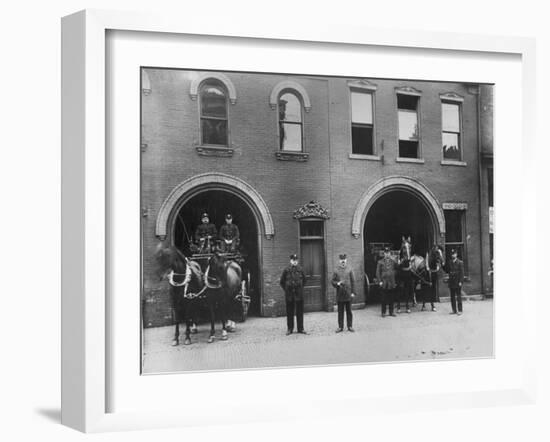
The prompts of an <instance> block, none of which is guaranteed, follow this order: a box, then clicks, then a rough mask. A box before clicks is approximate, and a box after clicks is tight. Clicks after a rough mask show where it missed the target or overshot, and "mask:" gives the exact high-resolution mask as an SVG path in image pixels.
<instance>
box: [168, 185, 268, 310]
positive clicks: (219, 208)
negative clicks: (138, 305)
mask: <svg viewBox="0 0 550 442" xmlns="http://www.w3.org/2000/svg"><path fill="white" fill-rule="evenodd" d="M204 212H206V213H208V215H209V217H210V222H211V223H213V224H214V225H215V226H216V228H217V230H218V231H219V230H220V227H221V226H222V225H223V224H224V222H225V215H226V214H228V213H230V214H231V215H232V216H233V223H234V224H236V225H237V226H238V227H239V231H240V238H241V240H240V252H241V253H242V255H243V256H244V258H245V262H244V263H243V270H245V274H246V273H247V272H249V273H250V296H251V303H250V308H249V315H256V316H258V315H260V313H261V311H260V306H261V290H260V287H261V277H260V263H259V260H260V238H261V235H260V234H259V225H258V219H257V217H256V215H255V213H254V211H253V210H252V208H251V207H250V205H249V204H248V203H247V202H246V201H245V200H244V199H243V198H241V197H240V196H239V195H237V194H236V193H234V192H231V191H229V190H223V189H208V188H207V189H204V190H202V191H201V190H199V191H197V192H194V193H193V194H192V195H190V196H188V197H187V198H182V200H181V201H180V204H178V205H176V207H174V210H173V214H172V216H171V217H170V218H171V220H170V221H171V222H170V224H171V231H170V241H171V243H172V244H174V245H175V246H176V247H178V248H179V249H180V250H182V251H183V252H184V254H186V255H190V250H189V245H190V241H191V240H193V236H194V233H195V230H196V228H197V227H198V225H199V224H200V223H201V214H202V213H204Z"/></svg>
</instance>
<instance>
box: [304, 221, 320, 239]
mask: <svg viewBox="0 0 550 442" xmlns="http://www.w3.org/2000/svg"><path fill="white" fill-rule="evenodd" d="M300 236H323V221H300Z"/></svg>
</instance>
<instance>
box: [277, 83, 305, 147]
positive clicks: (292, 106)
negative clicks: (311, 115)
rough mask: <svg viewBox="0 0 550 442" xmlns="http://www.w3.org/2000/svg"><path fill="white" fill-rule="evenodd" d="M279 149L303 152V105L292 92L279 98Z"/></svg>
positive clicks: (285, 93)
mask: <svg viewBox="0 0 550 442" xmlns="http://www.w3.org/2000/svg"><path fill="white" fill-rule="evenodd" d="M279 148H280V149H281V150H284V151H290V152H301V151H302V150H303V123H302V103H301V102H300V99H299V98H298V97H297V96H296V95H295V94H294V93H292V92H284V93H282V94H281V95H280V96H279Z"/></svg>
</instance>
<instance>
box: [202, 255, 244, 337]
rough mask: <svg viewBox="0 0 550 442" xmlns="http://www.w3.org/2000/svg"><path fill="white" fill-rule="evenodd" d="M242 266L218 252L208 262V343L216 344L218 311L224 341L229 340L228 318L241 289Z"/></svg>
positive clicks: (206, 280)
mask: <svg viewBox="0 0 550 442" xmlns="http://www.w3.org/2000/svg"><path fill="white" fill-rule="evenodd" d="M241 279H242V269H241V266H240V265H239V264H238V263H236V262H235V261H232V260H227V259H225V258H224V257H223V256H222V255H220V253H219V252H218V251H215V252H214V254H213V255H212V256H211V257H210V259H209V260H208V266H207V268H206V271H205V274H204V283H205V286H206V302H207V304H208V310H209V312H210V336H209V338H208V343H212V342H214V339H215V335H216V331H215V322H216V309H217V310H218V312H219V319H220V321H221V323H222V336H221V339H222V341H226V340H227V331H228V328H227V317H228V310H229V306H230V303H231V301H232V300H233V299H234V298H235V296H236V295H237V293H238V291H239V290H240V287H241Z"/></svg>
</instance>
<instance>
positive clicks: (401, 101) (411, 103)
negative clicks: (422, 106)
mask: <svg viewBox="0 0 550 442" xmlns="http://www.w3.org/2000/svg"><path fill="white" fill-rule="evenodd" d="M417 106H418V97H417V96H416V95H406V94H397V108H398V109H408V110H416V108H417Z"/></svg>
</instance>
